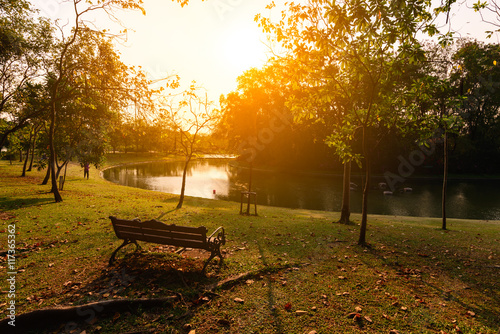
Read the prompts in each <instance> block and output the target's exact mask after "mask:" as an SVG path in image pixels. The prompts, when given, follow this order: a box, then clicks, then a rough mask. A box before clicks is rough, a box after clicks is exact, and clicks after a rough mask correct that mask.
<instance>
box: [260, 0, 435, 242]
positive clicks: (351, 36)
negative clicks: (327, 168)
mask: <svg viewBox="0 0 500 334" xmlns="http://www.w3.org/2000/svg"><path fill="white" fill-rule="evenodd" d="M429 7H430V3H429V2H428V1H425V0H410V1H398V2H385V1H378V0H364V1H351V0H346V1H341V2H331V1H323V0H310V1H308V2H307V4H306V5H300V4H293V3H292V4H289V6H288V12H289V13H283V16H282V20H281V21H280V22H278V23H272V22H271V21H270V20H269V19H262V18H260V17H258V18H257V19H260V24H261V25H262V26H263V28H264V30H265V31H267V32H270V33H273V34H274V36H276V41H277V42H279V43H280V45H282V46H283V47H284V48H285V49H286V50H288V51H289V52H290V54H291V55H293V57H294V58H295V59H297V60H298V62H299V63H300V62H301V61H302V60H303V63H305V64H311V63H313V64H316V66H315V67H314V68H310V71H311V72H313V73H315V74H316V78H315V79H314V80H308V81H307V82H306V84H308V85H310V86H313V87H318V86H325V85H333V86H335V87H336V89H337V90H338V91H339V92H340V93H339V94H340V95H341V97H342V100H343V105H344V106H346V108H345V109H344V110H345V114H343V118H342V120H341V121H340V122H337V123H336V124H337V126H336V127H335V128H334V129H333V130H334V133H333V134H332V135H331V136H330V137H329V139H328V141H329V144H330V145H332V146H333V147H335V148H336V152H337V154H339V156H340V157H341V159H343V160H344V161H348V160H354V161H356V162H358V163H362V164H363V167H364V170H365V183H364V187H363V203H362V220H361V228H360V235H359V240H358V243H359V244H360V245H364V244H365V243H366V228H367V213H368V193H369V189H370V177H371V160H372V157H371V152H372V151H373V149H374V146H376V145H377V142H378V140H377V136H378V135H380V134H383V133H387V129H389V128H391V127H394V126H397V124H398V119H399V118H400V117H399V116H400V115H401V114H402V113H403V112H404V110H403V109H402V108H400V107H398V105H401V103H398V97H399V96H398V89H399V87H398V85H397V81H395V79H396V78H397V77H398V76H399V75H401V72H402V69H403V68H404V64H405V63H412V62H416V61H418V60H419V59H420V58H421V56H422V52H421V50H420V43H419V41H418V40H417V37H416V35H417V32H419V31H421V30H422V29H423V30H424V31H426V32H434V31H435V30H434V28H433V27H432V26H431V25H427V22H429V21H430V20H431V18H432V17H431V15H430V14H429V12H428V10H429ZM319 78H324V79H322V80H320V79H319ZM325 92H326V95H325V96H324V98H325V99H328V94H330V92H331V90H330V89H328V90H325ZM332 100H334V98H333V99H332ZM305 112H306V113H307V112H309V111H308V110H306V111H305ZM355 133H359V134H360V136H361V138H360V139H361V151H360V152H359V153H357V152H354V151H353V150H352V147H351V146H350V145H349V144H350V142H351V141H352V139H353V136H354V135H355Z"/></svg>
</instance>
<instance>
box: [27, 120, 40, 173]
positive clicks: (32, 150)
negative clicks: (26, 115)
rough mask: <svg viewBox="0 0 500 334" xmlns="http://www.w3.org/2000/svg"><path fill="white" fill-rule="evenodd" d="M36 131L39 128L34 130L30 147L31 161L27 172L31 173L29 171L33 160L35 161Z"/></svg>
mask: <svg viewBox="0 0 500 334" xmlns="http://www.w3.org/2000/svg"><path fill="white" fill-rule="evenodd" d="M38 129H39V128H34V134H33V145H31V161H30V166H29V168H28V172H31V170H32V169H33V160H35V146H36V138H37V136H38Z"/></svg>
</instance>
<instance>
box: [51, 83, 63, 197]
mask: <svg viewBox="0 0 500 334" xmlns="http://www.w3.org/2000/svg"><path fill="white" fill-rule="evenodd" d="M53 94H54V96H53V98H52V108H51V109H52V110H51V113H50V129H49V150H50V157H49V159H50V162H49V168H50V176H51V181H52V190H51V192H53V193H54V200H55V201H56V203H59V202H62V197H61V194H60V193H59V189H58V188H57V174H56V158H57V157H56V149H55V146H54V134H55V127H56V102H55V100H56V99H55V97H56V95H57V91H55V92H54V93H53Z"/></svg>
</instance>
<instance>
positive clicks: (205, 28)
mask: <svg viewBox="0 0 500 334" xmlns="http://www.w3.org/2000/svg"><path fill="white" fill-rule="evenodd" d="M32 1H33V3H34V4H35V6H37V7H38V8H40V9H41V11H42V15H45V16H48V17H50V18H52V19H56V18H58V19H63V20H64V19H65V18H67V17H71V15H72V12H71V6H69V5H68V4H57V3H56V2H55V1H54V0H32ZM270 1H271V0H205V1H202V0H190V2H189V4H188V5H187V6H185V7H183V8H181V6H180V5H179V4H178V3H177V2H173V1H171V0H144V7H145V9H146V16H143V15H142V14H141V13H140V12H119V13H117V16H118V17H119V18H120V20H121V21H122V22H123V24H124V25H125V27H127V28H128V29H129V34H128V41H127V42H126V43H125V45H118V49H119V51H120V53H121V59H122V61H123V62H124V63H125V64H127V65H136V66H139V65H140V66H142V68H143V69H144V70H146V71H147V72H148V73H150V75H151V77H152V79H160V78H163V77H165V76H167V75H169V74H178V75H179V76H180V78H181V83H182V84H184V85H185V86H189V85H190V84H191V82H192V81H193V80H195V81H196V82H197V84H198V85H201V86H203V87H205V88H206V89H207V90H208V93H209V98H210V99H211V100H213V101H215V102H216V103H218V102H219V97H220V95H221V94H227V93H229V92H230V91H233V90H235V89H236V78H237V77H238V76H239V75H241V74H242V73H243V72H244V71H245V70H247V69H249V68H251V67H261V66H262V65H263V64H264V63H265V61H266V59H267V54H268V48H267V47H266V46H265V44H264V43H263V42H265V35H264V34H263V33H262V32H261V29H260V28H259V27H258V26H257V23H256V22H255V21H254V17H255V15H256V14H258V13H261V14H262V15H264V16H268V15H270V12H269V10H267V9H265V7H266V5H267V4H269V3H270ZM285 2H286V0H275V3H276V4H277V5H278V6H280V5H281V4H284V3H285ZM279 12H280V10H279V9H273V11H272V13H273V15H278V14H279Z"/></svg>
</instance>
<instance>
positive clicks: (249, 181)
mask: <svg viewBox="0 0 500 334" xmlns="http://www.w3.org/2000/svg"><path fill="white" fill-rule="evenodd" d="M252 174H253V160H252V161H250V178H249V180H248V192H249V194H248V201H247V215H249V214H250V201H251V198H252V196H250V192H251V191H252Z"/></svg>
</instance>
